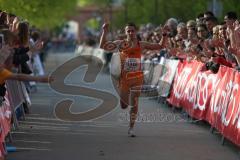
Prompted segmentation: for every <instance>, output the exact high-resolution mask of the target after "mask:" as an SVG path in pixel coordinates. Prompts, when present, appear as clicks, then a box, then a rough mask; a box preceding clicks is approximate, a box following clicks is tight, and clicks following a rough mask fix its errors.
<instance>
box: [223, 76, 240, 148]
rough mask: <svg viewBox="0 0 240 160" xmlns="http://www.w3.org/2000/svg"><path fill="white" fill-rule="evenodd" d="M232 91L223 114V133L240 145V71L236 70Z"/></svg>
mask: <svg viewBox="0 0 240 160" xmlns="http://www.w3.org/2000/svg"><path fill="white" fill-rule="evenodd" d="M230 85H232V92H231V95H230V98H229V103H228V106H227V109H226V113H225V114H224V115H223V118H222V124H223V125H224V126H223V128H222V134H223V135H224V137H226V138H227V139H229V140H231V141H232V142H235V143H236V144H238V145H240V103H239V102H240V73H238V72H235V75H234V80H233V82H232V83H230Z"/></svg>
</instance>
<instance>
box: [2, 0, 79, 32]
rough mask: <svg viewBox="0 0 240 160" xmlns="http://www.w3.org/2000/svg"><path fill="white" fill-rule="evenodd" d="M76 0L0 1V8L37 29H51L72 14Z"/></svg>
mask: <svg viewBox="0 0 240 160" xmlns="http://www.w3.org/2000/svg"><path fill="white" fill-rule="evenodd" d="M76 6H77V0H0V8H1V9H2V10H5V11H7V12H10V13H14V14H16V15H17V16H19V17H22V18H23V19H27V20H28V21H29V22H30V24H32V25H35V26H36V27H38V28H42V29H45V28H53V27H55V26H57V25H59V24H61V23H62V22H64V20H65V18H66V17H67V15H69V14H72V13H73V12H74V10H75V7H76Z"/></svg>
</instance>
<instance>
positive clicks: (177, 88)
mask: <svg viewBox="0 0 240 160" xmlns="http://www.w3.org/2000/svg"><path fill="white" fill-rule="evenodd" d="M186 64H187V62H184V63H178V68H177V71H176V74H175V77H174V82H173V87H172V90H171V94H170V97H169V98H168V100H167V101H168V102H169V103H170V104H172V105H174V106H175V107H180V101H181V99H182V97H183V93H184V89H185V85H186V84H187V80H188V77H190V74H191V71H192V68H185V65H186Z"/></svg>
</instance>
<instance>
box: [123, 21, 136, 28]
mask: <svg viewBox="0 0 240 160" xmlns="http://www.w3.org/2000/svg"><path fill="white" fill-rule="evenodd" d="M125 26H126V27H127V26H130V27H134V28H135V29H137V26H136V24H135V23H133V22H128V23H127V24H126V25H125Z"/></svg>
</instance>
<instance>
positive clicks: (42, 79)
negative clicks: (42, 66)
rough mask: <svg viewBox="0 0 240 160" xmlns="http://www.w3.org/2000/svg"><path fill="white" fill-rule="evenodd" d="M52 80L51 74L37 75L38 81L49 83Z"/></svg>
mask: <svg viewBox="0 0 240 160" xmlns="http://www.w3.org/2000/svg"><path fill="white" fill-rule="evenodd" d="M53 81H54V78H53V77H52V76H39V78H38V82H41V83H51V82H53Z"/></svg>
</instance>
